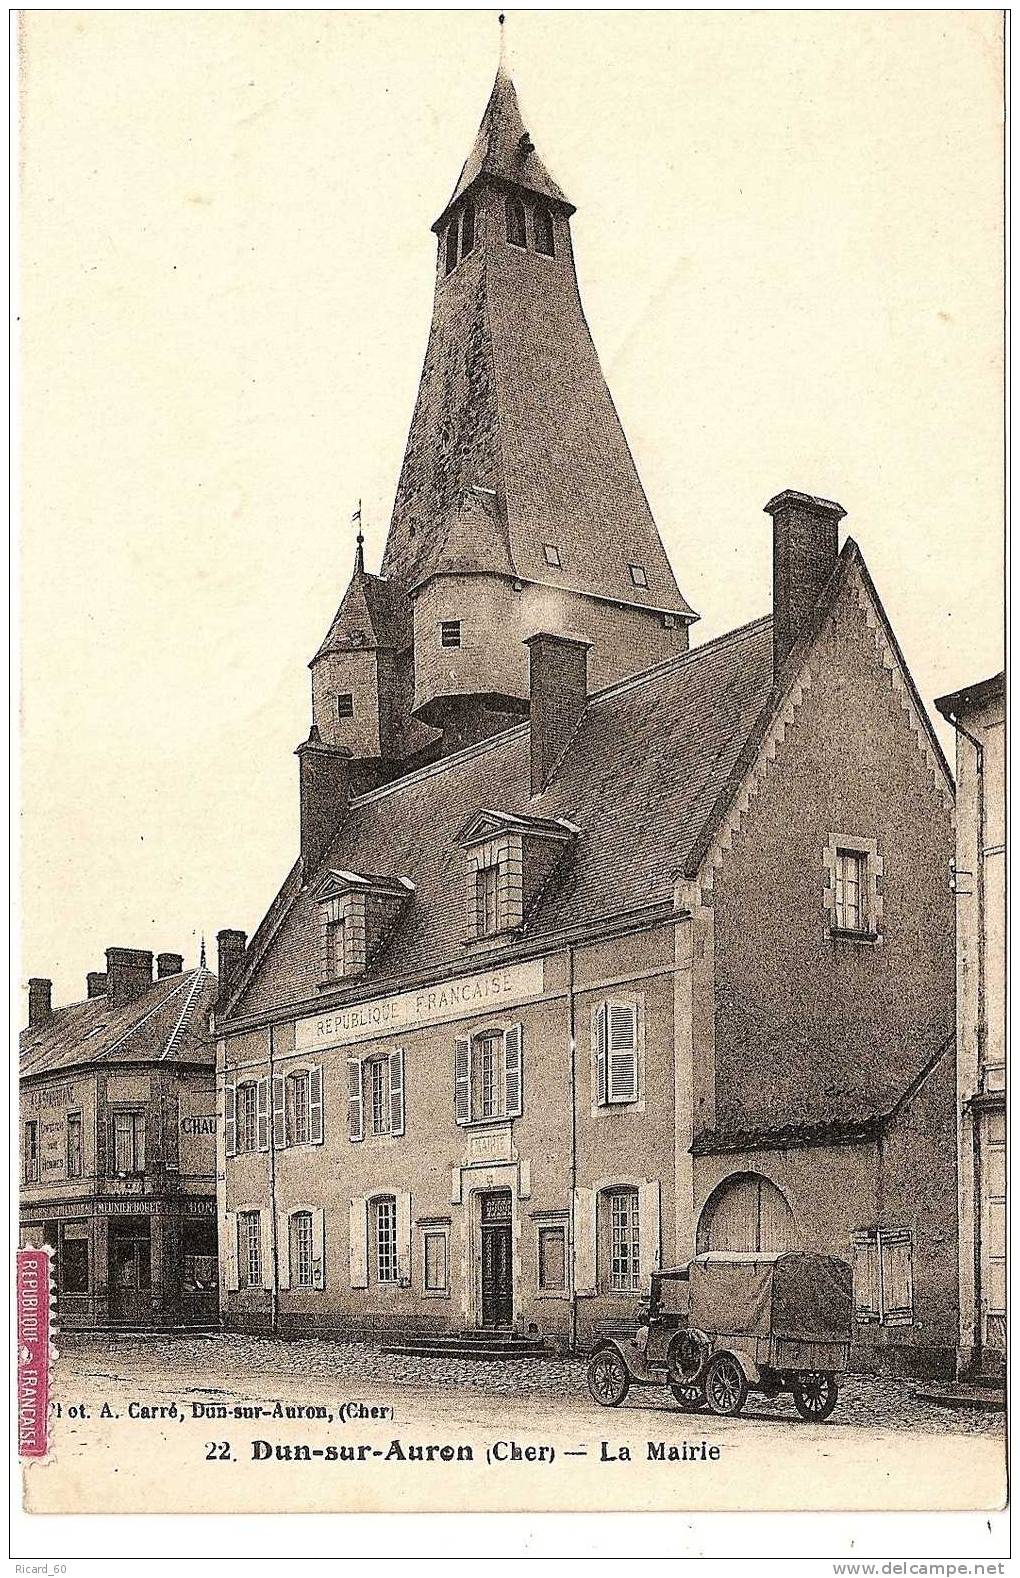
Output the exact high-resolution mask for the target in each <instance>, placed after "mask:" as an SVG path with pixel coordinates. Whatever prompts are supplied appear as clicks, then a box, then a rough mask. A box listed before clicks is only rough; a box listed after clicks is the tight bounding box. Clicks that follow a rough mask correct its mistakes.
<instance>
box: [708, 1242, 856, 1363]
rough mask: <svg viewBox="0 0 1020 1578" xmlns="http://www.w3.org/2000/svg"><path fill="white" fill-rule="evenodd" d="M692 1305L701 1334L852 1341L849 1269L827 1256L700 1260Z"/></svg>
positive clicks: (799, 1255)
mask: <svg viewBox="0 0 1020 1578" xmlns="http://www.w3.org/2000/svg"><path fill="white" fill-rule="evenodd" d="M690 1300H691V1304H690V1308H691V1314H690V1319H691V1325H692V1326H696V1327H697V1328H698V1329H699V1330H701V1331H707V1332H734V1333H741V1334H746V1335H747V1336H755V1337H768V1336H770V1335H771V1336H775V1337H792V1338H796V1339H800V1340H811V1339H821V1340H824V1341H840V1342H845V1341H848V1340H849V1337H850V1323H851V1313H852V1303H853V1299H852V1275H851V1271H850V1267H849V1266H848V1265H847V1264H846V1262H845V1261H842V1260H836V1259H833V1258H831V1257H830V1256H827V1255H810V1254H791V1255H778V1256H776V1257H774V1258H773V1257H769V1258H767V1259H766V1258H764V1257H763V1258H761V1259H754V1260H732V1261H720V1260H708V1261H697V1260H696V1261H694V1262H692V1264H691V1269H690Z"/></svg>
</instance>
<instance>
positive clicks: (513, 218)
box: [506, 197, 528, 247]
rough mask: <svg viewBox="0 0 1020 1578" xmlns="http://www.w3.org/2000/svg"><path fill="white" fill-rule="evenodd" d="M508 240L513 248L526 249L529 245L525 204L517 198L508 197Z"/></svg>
mask: <svg viewBox="0 0 1020 1578" xmlns="http://www.w3.org/2000/svg"><path fill="white" fill-rule="evenodd" d="M506 238H507V240H508V241H509V243H510V245H511V246H512V247H526V246H527V244H528V227H527V221H526V218H525V214H524V204H523V203H522V202H521V200H520V198H517V197H508V198H507V200H506Z"/></svg>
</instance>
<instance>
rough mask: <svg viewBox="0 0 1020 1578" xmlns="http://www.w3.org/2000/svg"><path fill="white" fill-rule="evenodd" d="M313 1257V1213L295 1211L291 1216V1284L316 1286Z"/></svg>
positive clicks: (295, 1285)
mask: <svg viewBox="0 0 1020 1578" xmlns="http://www.w3.org/2000/svg"><path fill="white" fill-rule="evenodd" d="M312 1257H313V1250H312V1213H311V1211H295V1212H294V1213H293V1214H292V1216H291V1218H290V1285H291V1287H292V1288H312V1287H314V1286H315V1275H314V1269H313V1265H312Z"/></svg>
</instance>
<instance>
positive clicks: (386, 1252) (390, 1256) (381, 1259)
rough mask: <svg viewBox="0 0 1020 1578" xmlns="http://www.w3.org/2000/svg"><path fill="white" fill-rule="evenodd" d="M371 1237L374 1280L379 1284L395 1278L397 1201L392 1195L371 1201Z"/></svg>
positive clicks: (394, 1280)
mask: <svg viewBox="0 0 1020 1578" xmlns="http://www.w3.org/2000/svg"><path fill="white" fill-rule="evenodd" d="M372 1237H373V1241H374V1243H373V1247H374V1250H375V1253H374V1255H373V1257H372V1258H373V1261H374V1265H375V1280H376V1281H377V1282H378V1283H380V1284H390V1283H395V1282H396V1280H397V1202H396V1200H395V1199H394V1198H393V1196H392V1195H385V1196H384V1197H383V1198H382V1199H380V1200H373V1201H372Z"/></svg>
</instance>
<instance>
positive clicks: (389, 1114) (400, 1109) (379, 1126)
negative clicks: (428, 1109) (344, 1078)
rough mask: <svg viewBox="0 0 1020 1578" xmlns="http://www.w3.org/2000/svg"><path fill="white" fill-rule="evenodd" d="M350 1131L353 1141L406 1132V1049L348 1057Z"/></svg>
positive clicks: (400, 1048) (399, 1048) (398, 1048)
mask: <svg viewBox="0 0 1020 1578" xmlns="http://www.w3.org/2000/svg"><path fill="white" fill-rule="evenodd" d="M347 1075H348V1134H349V1136H350V1138H351V1139H352V1140H360V1139H363V1138H364V1135H365V1124H366V1118H367V1122H368V1132H369V1134H371V1135H373V1136H380V1135H386V1134H389V1135H399V1134H403V1132H404V1049H403V1047H397V1048H396V1049H395V1050H394V1051H393V1052H390V1053H387V1054H385V1055H384V1056H383V1057H372V1058H365V1059H361V1058H357V1057H352V1058H348V1060H347Z"/></svg>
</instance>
